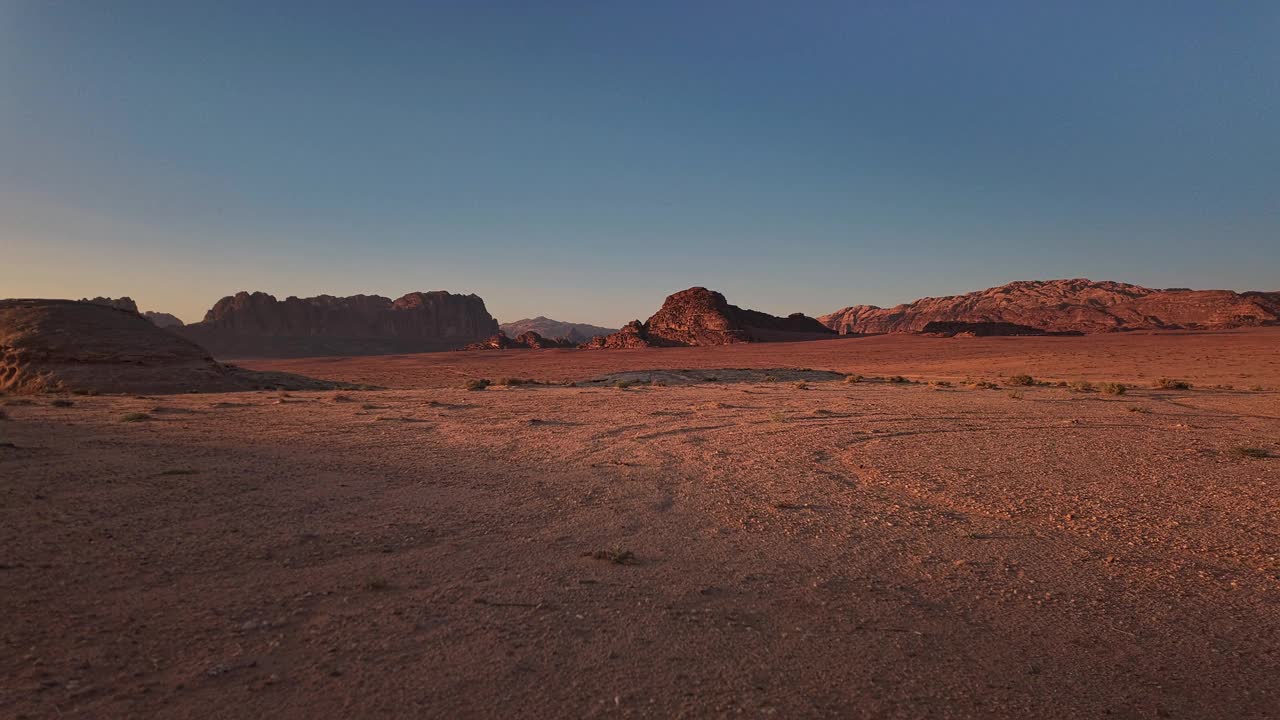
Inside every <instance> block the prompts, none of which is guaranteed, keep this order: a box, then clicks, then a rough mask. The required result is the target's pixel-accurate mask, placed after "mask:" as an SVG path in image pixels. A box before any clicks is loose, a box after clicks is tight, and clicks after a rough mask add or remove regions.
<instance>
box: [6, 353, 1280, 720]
mask: <svg viewBox="0 0 1280 720" xmlns="http://www.w3.org/2000/svg"><path fill="white" fill-rule="evenodd" d="M1137 337H1138V336H1120V337H1119V340H1123V341H1127V342H1132V341H1134V339H1135V338H1137ZM1176 337H1177V338H1178V339H1176V340H1170V341H1169V342H1168V347H1163V348H1162V347H1160V343H1161V342H1163V341H1161V340H1150V339H1148V340H1146V341H1145V344H1143V343H1142V342H1139V343H1138V347H1142V348H1145V349H1143V350H1142V352H1143V353H1144V355H1143V356H1142V358H1135V357H1129V356H1127V355H1125V354H1124V352H1123V351H1121V350H1116V348H1115V346H1114V345H1109V344H1107V342H1114V341H1112V340H1110V338H1107V339H1106V340H1107V342H1094V340H1095V339H1094V338H1052V339H1034V338H1033V339H1028V338H1019V339H1017V340H1021V341H1027V340H1033V341H1035V342H1034V343H1029V344H1028V345H1026V346H1024V348H1028V349H1027V350H1026V352H1025V354H1024V356H1023V358H1022V359H1021V361H1020V362H1019V361H1018V359H1017V358H1015V357H1014V356H1013V355H1011V354H1010V351H1009V350H1008V346H1007V345H1004V344H1002V343H981V344H970V345H967V346H966V345H963V344H962V343H963V341H942V340H937V341H933V340H928V339H924V340H925V342H923V343H922V344H920V345H919V347H921V348H929V347H932V346H933V343H935V342H936V343H943V342H952V343H957V345H958V346H959V347H965V348H968V349H969V350H973V349H975V348H978V349H981V348H994V350H992V352H997V351H998V352H1001V353H1004V354H1003V355H1000V356H999V357H1000V358H1002V359H1001V360H999V361H996V360H991V361H990V362H989V366H990V369H989V370H988V372H987V373H984V374H985V375H987V376H990V377H994V375H995V374H997V373H998V372H999V370H1000V369H1002V368H1006V367H1007V368H1008V371H1009V372H1014V371H1028V372H1032V373H1035V374H1040V375H1043V376H1045V377H1064V378H1074V377H1076V376H1077V375H1081V374H1083V373H1082V372H1081V369H1082V368H1084V367H1086V366H1087V367H1089V368H1090V372H1091V373H1093V376H1094V377H1097V378H1099V379H1101V378H1106V379H1113V378H1115V379H1120V378H1124V377H1128V376H1129V375H1130V374H1136V373H1138V372H1142V373H1143V374H1145V375H1155V374H1157V373H1159V374H1168V375H1174V376H1179V377H1187V378H1191V379H1193V380H1195V381H1197V384H1200V383H1208V382H1211V381H1218V382H1220V383H1222V384H1229V383H1228V381H1229V380H1234V384H1235V385H1236V387H1237V389H1235V390H1225V389H1216V390H1215V389H1209V388H1203V389H1202V388H1200V387H1197V388H1196V389H1192V390H1160V391H1158V390H1153V389H1136V390H1132V391H1130V392H1129V393H1128V394H1127V395H1124V396H1119V397H1116V396H1107V395H1103V394H1101V393H1073V392H1070V391H1068V390H1067V389H1062V388H1056V387H1031V388H1022V389H1018V390H1016V391H1013V392H1012V393H1010V391H1008V390H1007V389H1003V388H1002V389H1000V390H989V389H976V388H971V387H964V386H959V385H956V386H953V387H939V386H930V385H927V384H923V383H921V384H908V385H902V384H889V383H884V382H861V383H856V384H844V383H841V382H830V381H825V382H824V381H813V382H809V381H805V382H803V383H801V384H798V385H797V383H796V382H792V381H790V380H785V381H784V380H776V378H775V380H776V381H773V382H768V381H760V380H756V379H754V376H736V375H735V376H730V375H729V373H728V372H727V371H726V372H724V373H719V374H724V375H726V378H725V379H724V380H721V379H719V377H718V374H717V381H715V382H706V381H704V382H700V383H694V384H672V385H668V386H664V387H659V386H633V387H628V388H625V389H618V388H613V387H586V386H579V387H563V386H555V387H548V386H532V387H529V386H523V387H493V388H490V389H487V390H484V391H479V392H468V391H466V390H463V389H461V388H459V387H456V385H457V378H459V377H479V376H500V375H512V376H539V375H542V374H544V373H545V374H547V375H548V376H554V377H557V378H559V377H564V378H570V377H577V378H579V379H585V378H588V377H592V376H595V375H600V374H605V373H609V372H623V371H626V370H628V368H630V369H632V370H634V369H636V367H635V364H637V363H640V364H643V365H648V366H654V367H662V366H667V367H680V366H697V367H704V368H715V367H721V368H729V367H746V366H757V367H761V366H763V367H786V366H795V365H798V364H802V365H803V366H812V367H814V368H819V367H822V368H828V367H830V368H836V369H845V368H847V369H851V370H852V369H858V370H859V371H862V372H866V373H867V374H872V373H873V372H875V371H876V370H877V369H878V366H875V365H874V363H873V362H872V361H871V360H869V359H868V358H867V357H866V356H865V355H864V356H859V357H857V358H847V359H846V360H832V361H831V362H819V361H817V360H816V359H812V358H810V359H808V360H803V361H802V362H797V361H795V356H794V355H788V353H793V354H795V353H798V354H799V355H800V356H805V354H806V353H808V354H809V355H810V356H812V355H813V354H815V353H824V352H847V351H846V350H843V348H855V347H856V348H862V349H866V348H868V347H872V346H871V345H870V344H869V343H871V342H875V341H876V340H877V339H875V338H870V339H859V340H841V341H833V342H834V344H832V343H827V344H826V345H827V346H828V347H830V348H835V349H832V350H828V349H820V348H818V349H815V347H816V346H817V345H820V344H817V343H806V344H805V346H806V347H804V348H794V347H787V346H767V347H764V348H754V347H753V348H743V349H742V350H744V351H745V352H744V353H742V354H735V355H732V357H733V358H735V359H736V360H740V362H732V363H726V362H724V361H723V359H722V358H723V357H725V355H724V352H725V351H723V350H722V349H719V348H712V349H704V350H703V352H702V353H701V354H700V353H699V352H696V351H685V350H674V351H652V352H647V351H646V352H641V353H636V354H635V356H637V357H639V359H638V360H634V359H629V358H631V357H632V356H628V355H624V354H616V355H615V354H612V353H577V354H564V353H557V352H533V353H526V354H523V355H516V354H512V353H492V354H484V353H465V354H463V353H451V354H448V355H447V356H423V357H418V358H412V357H404V358H390V359H384V360H382V361H379V360H377V359H371V358H361V359H359V360H358V361H356V360H351V361H292V362H291V363H289V367H288V368H284V367H281V368H280V369H289V370H293V371H297V370H299V369H300V368H301V367H303V366H308V367H309V366H311V365H314V366H315V367H321V366H327V367H337V368H342V367H345V368H346V369H347V372H345V373H344V374H339V375H337V376H336V379H345V380H357V381H372V380H373V378H374V377H377V378H381V380H382V383H383V384H385V385H391V386H396V387H397V388H401V389H390V390H379V391H362V392H345V393H342V394H335V393H333V392H325V393H291V394H290V395H289V396H288V397H280V396H279V395H278V394H276V393H238V394H224V395H183V396H171V397H156V398H136V397H74V398H71V400H72V401H73V404H72V405H71V406H69V407H55V406H53V405H51V404H50V400H51V399H50V398H48V397H39V398H34V402H35V403H36V404H23V402H24V400H23V399H15V398H7V399H5V400H7V403H8V404H6V405H4V406H3V410H4V411H5V412H6V414H7V415H8V419H7V420H0V478H2V480H0V548H2V555H0V616H2V617H4V618H5V621H4V623H3V626H2V627H0V678H2V679H0V717H5V718H10V717H12V718H19V717H29V718H51V717H65V718H125V717H130V718H132V717H161V718H208V717H218V718H247V717H275V718H315V717H344V718H346V717H362V718H363V717H440V718H462V717H494V718H507V717H528V718H546V717H654V718H667V717H691V718H692V717H708V716H710V717H722V716H723V717H778V718H795V717H854V718H860V717H865V718H886V717H887V718H898V717H900V718H917V717H932V718H949V717H955V718H990V717H995V718H1028V717H1036V718H1042V717H1052V718H1058V717H1060V718H1082V717H1085V718H1091V717H1119V718H1159V717H1173V718H1263V717H1276V716H1277V715H1280V713H1278V711H1277V708H1280V493H1278V492H1277V488H1280V459H1277V458H1276V457H1274V456H1275V455H1280V392H1278V391H1276V390H1264V391H1252V390H1247V389H1243V388H1242V387H1241V386H1242V385H1246V384H1252V383H1259V384H1263V385H1266V386H1275V385H1280V378H1277V370H1276V366H1275V361H1276V354H1275V340H1276V339H1278V338H1280V335H1277V334H1266V333H1252V334H1249V333H1244V334H1238V335H1237V334H1228V335H1217V336H1209V337H1211V338H1216V345H1210V344H1207V341H1206V340H1205V337H1206V336H1196V335H1188V336H1176ZM1061 341H1067V343H1068V344H1066V345H1059V344H1057V343H1059V342H1061ZM1072 341H1074V342H1077V343H1079V345H1075V346H1072V345H1070V344H1069V343H1070V342H1072ZM1050 342H1052V343H1053V345H1052V346H1051V347H1053V348H1056V349H1057V353H1058V356H1059V360H1058V361H1059V362H1060V363H1061V366H1060V367H1056V368H1055V367H1054V366H1053V363H1054V362H1055V359H1054V357H1053V356H1045V355H1041V354H1040V353H1042V352H1047V351H1042V350H1041V349H1040V348H1042V347H1045V346H1042V345H1040V344H1039V343H1050ZM1268 343H1270V344H1268ZM903 345H904V346H913V344H912V343H903ZM735 350H736V349H735ZM771 351H772V352H774V353H775V355H774V356H773V357H772V363H771V364H768V365H766V364H765V363H766V362H767V361H769V360H770V355H769V353H770V352H771ZM666 352H670V353H672V357H671V358H670V359H663V357H664V354H665V353H666ZM895 352H899V354H900V355H902V352H901V351H899V350H895ZM984 352H985V351H984ZM1108 353H1115V355H1109V354H1108ZM872 354H874V353H872ZM701 355H706V356H708V358H710V359H706V361H705V363H704V362H703V359H704V358H702V357H701ZM495 356H500V357H495ZM575 356H577V357H581V358H583V360H582V361H581V362H583V363H585V364H586V365H587V366H585V367H580V366H573V365H572V362H579V361H576V360H573V361H571V360H565V359H564V358H566V357H569V358H572V357H575ZM1206 356H1207V357H1215V358H1222V361H1221V362H1218V361H1214V362H1212V363H1209V364H1202V363H1201V362H1199V361H1195V362H1193V361H1191V360H1190V358H1198V357H1206ZM520 357H523V358H525V361H524V364H523V365H521V366H514V365H511V363H514V362H515V361H514V360H512V359H509V358H520ZM610 357H614V358H622V359H621V360H616V361H613V364H612V366H611V365H610V364H609V362H610V361H609V358H610ZM904 357H905V356H904ZM557 358H559V359H557ZM1170 358H1173V359H1170ZM1178 358H1182V360H1178ZM654 359H657V360H658V361H657V362H655V361H654ZM906 359H907V360H909V362H911V363H912V364H911V365H910V366H909V367H901V368H899V367H895V368H894V369H893V370H892V371H887V370H886V371H885V372H886V373H887V372H902V373H903V374H908V375H916V376H919V375H922V374H923V368H924V367H926V366H927V365H928V364H929V363H935V364H941V365H947V363H951V365H949V367H960V362H961V361H958V360H956V359H955V358H954V357H953V358H950V359H948V358H945V357H944V358H932V359H930V358H925V357H914V356H913V357H910V358H906ZM717 360H719V364H718V365H715V364H712V363H714V362H716V361H717ZM380 362H381V363H383V364H385V365H386V367H385V368H381V369H380V368H379V363H380ZM963 362H965V363H977V362H980V360H979V359H975V358H970V359H967V360H964V361H963ZM1176 362H1184V363H1185V364H1184V365H1180V366H1179V365H1174V364H1173V363H1176ZM1161 363H1163V365H1161ZM1015 365H1016V366H1017V367H1016V368H1015V367H1014V366H1015ZM499 366H501V367H499ZM855 366H857V367H856V368H855ZM506 368H511V371H510V372H497V371H496V369H503V370H505V369H506ZM526 368H528V369H526ZM517 369H519V370H520V371H519V372H517ZM316 374H317V375H321V376H325V375H324V374H323V373H316ZM364 374H368V377H367V378H365V377H363V375H364ZM946 374H947V375H955V374H959V375H964V374H974V375H977V374H978V373H974V372H972V371H961V370H959V369H957V371H956V373H946ZM357 375H360V376H362V377H356V376H357ZM329 376H330V377H334V376H335V374H334V373H330V374H329ZM446 377H447V378H451V379H450V382H449V383H448V385H449V386H444V385H446V384H445V383H444V382H443V378H446ZM423 378H426V379H427V380H422V379H423ZM431 378H436V379H437V380H436V381H431V380H430V379H431ZM389 380H394V382H390V381H389ZM730 380H733V381H730ZM420 381H421V382H420ZM419 382H420V384H418V385H416V386H415V383H419ZM130 413H145V414H146V415H147V419H142V420H138V421H136V422H129V421H125V418H126V417H128V416H129V414H130ZM1242 448H1257V449H1259V450H1261V451H1263V452H1265V453H1268V454H1270V455H1272V456H1273V457H1250V456H1249V455H1248V454H1245V453H1244V452H1243V451H1242ZM1259 454H1260V453H1259ZM597 556H599V557H597Z"/></svg>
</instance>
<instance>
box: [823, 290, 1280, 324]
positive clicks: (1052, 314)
mask: <svg viewBox="0 0 1280 720" xmlns="http://www.w3.org/2000/svg"><path fill="white" fill-rule="evenodd" d="M818 319H819V320H820V321H821V322H822V323H823V324H824V325H826V326H827V327H829V328H831V329H832V330H835V331H837V332H839V333H841V334H850V333H918V332H924V331H925V328H926V326H928V325H929V324H930V323H982V324H987V325H986V327H988V328H990V327H998V326H997V325H995V324H998V323H1008V324H1010V325H1017V326H1021V327H1023V328H1034V329H1038V330H1042V331H1044V332H1048V333H1075V332H1079V333H1099V332H1116V331H1123V330H1176V329H1226V328H1233V327H1246V326H1251V325H1268V324H1275V323H1278V322H1280V292H1242V293H1240V292H1234V291H1231V290H1186V289H1181V288H1178V289H1167V290H1156V289H1152V288H1146V287H1142V286H1140V285H1131V284H1128V283H1121V282H1114V281H1110V280H1104V281H1097V282H1095V281H1092V280H1087V279H1083V278H1075V279H1068V280H1020V281H1017V282H1011V283H1009V284H1007V285H1001V286H998V287H993V288H988V289H986V290H979V291H977V292H972V293H968V294H965V295H952V296H947V297H937V298H934V297H927V298H921V299H919V300H916V301H914V302H911V303H905V304H902V305H898V306H895V307H892V308H881V307H877V306H875V305H854V306H851V307H846V308H843V309H841V310H837V311H836V312H833V313H830V314H828V315H823V316H821V317H820V318H818ZM935 327H936V326H935ZM1019 334H1021V333H1019Z"/></svg>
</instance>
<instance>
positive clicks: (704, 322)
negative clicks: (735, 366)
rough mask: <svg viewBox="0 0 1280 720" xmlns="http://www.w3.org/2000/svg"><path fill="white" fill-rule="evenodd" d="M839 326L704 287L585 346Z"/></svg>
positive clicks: (735, 339)
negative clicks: (770, 310)
mask: <svg viewBox="0 0 1280 720" xmlns="http://www.w3.org/2000/svg"><path fill="white" fill-rule="evenodd" d="M832 335H833V332H832V331H831V330H830V329H829V328H827V327H826V326H824V325H823V324H822V323H820V322H818V321H817V320H814V319H813V318H811V317H806V316H805V315H802V314H800V313H795V314H793V315H789V316H787V317H777V316H774V315H769V314H767V313H762V312H757V311H755V310H744V309H742V308H740V307H737V306H735V305H730V304H729V303H728V301H727V300H725V298H724V295H721V294H720V293H718V292H715V291H713V290H708V289H706V288H703V287H694V288H689V289H688V290H682V291H680V292H678V293H675V294H674V295H670V296H668V297H667V299H666V301H665V302H663V304H662V308H661V309H659V310H658V312H656V313H654V314H653V316H652V317H650V318H649V319H648V320H647V321H646V322H644V323H641V322H640V321H639V320H635V321H632V322H630V323H628V324H627V326H626V327H624V328H622V330H620V331H618V332H616V333H614V334H612V335H609V336H607V337H598V338H595V339H594V340H593V341H591V342H590V343H587V344H586V345H584V347H594V348H633V347H649V346H659V347H661V346H682V345H729V344H733V343H741V342H784V341H795V340H816V339H821V338H827V337H831V336H832Z"/></svg>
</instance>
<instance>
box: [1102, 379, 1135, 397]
mask: <svg viewBox="0 0 1280 720" xmlns="http://www.w3.org/2000/svg"><path fill="white" fill-rule="evenodd" d="M1098 389H1099V390H1101V391H1102V394H1103V395H1124V394H1125V393H1127V392H1129V387H1128V386H1127V385H1125V384H1124V383H1118V382H1105V383H1102V384H1101V385H1099V386H1098Z"/></svg>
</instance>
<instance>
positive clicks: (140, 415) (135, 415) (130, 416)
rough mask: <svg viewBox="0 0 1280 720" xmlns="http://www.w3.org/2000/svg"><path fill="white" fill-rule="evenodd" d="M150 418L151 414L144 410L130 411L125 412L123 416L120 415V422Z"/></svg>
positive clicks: (140, 420) (141, 420)
mask: <svg viewBox="0 0 1280 720" xmlns="http://www.w3.org/2000/svg"><path fill="white" fill-rule="evenodd" d="M150 419H151V416H150V415H148V414H146V413H144V412H131V413H125V414H124V415H123V416H121V418H120V422H143V421H144V420H150Z"/></svg>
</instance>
